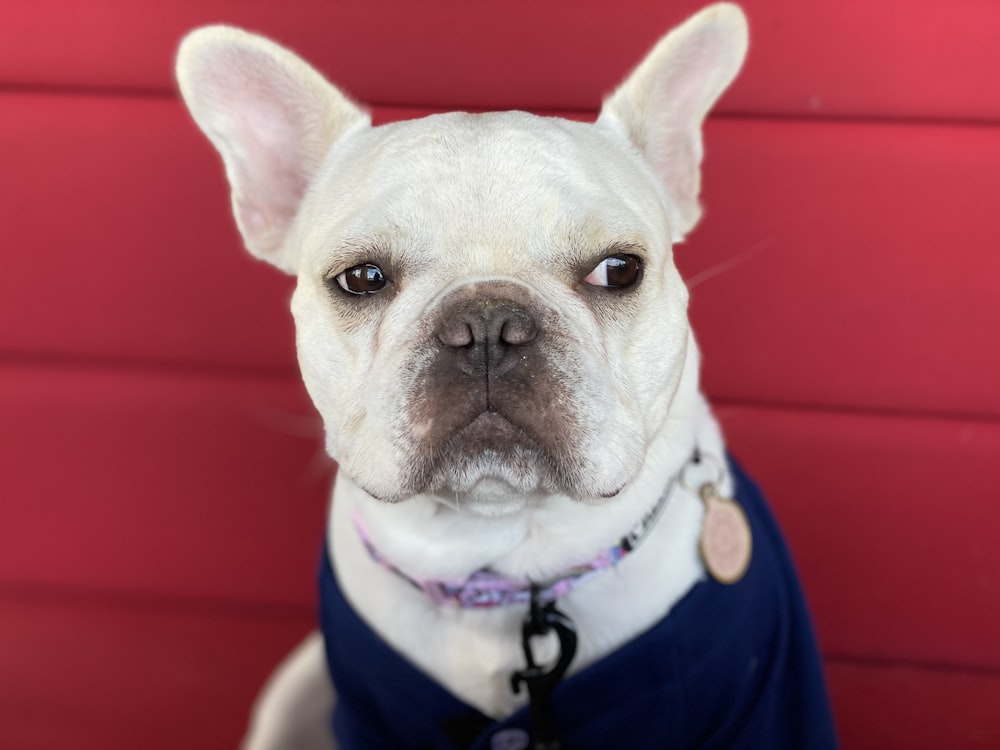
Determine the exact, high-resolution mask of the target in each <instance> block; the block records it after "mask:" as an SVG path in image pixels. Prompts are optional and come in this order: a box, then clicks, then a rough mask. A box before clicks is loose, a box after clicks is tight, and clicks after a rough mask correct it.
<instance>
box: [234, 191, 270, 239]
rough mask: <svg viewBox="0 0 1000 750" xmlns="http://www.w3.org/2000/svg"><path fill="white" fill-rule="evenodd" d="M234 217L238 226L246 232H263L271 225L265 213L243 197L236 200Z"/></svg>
mask: <svg viewBox="0 0 1000 750" xmlns="http://www.w3.org/2000/svg"><path fill="white" fill-rule="evenodd" d="M236 218H237V221H238V223H239V225H240V227H241V228H242V229H243V231H244V232H247V233H248V234H263V233H264V232H266V231H267V230H268V229H269V228H270V226H271V222H270V221H268V218H267V215H266V214H265V213H264V212H263V211H261V210H260V209H259V208H258V207H257V206H256V205H254V204H253V203H251V202H250V201H248V200H246V199H244V198H241V199H239V200H237V202H236Z"/></svg>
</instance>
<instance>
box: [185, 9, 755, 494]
mask: <svg viewBox="0 0 1000 750" xmlns="http://www.w3.org/2000/svg"><path fill="white" fill-rule="evenodd" d="M746 44H747V42H746V24H745V20H744V18H743V15H742V13H741V12H740V11H739V10H738V9H737V8H736V7H735V6H732V5H716V6H713V7H711V8H709V9H707V10H705V11H703V12H701V13H700V14H698V15H697V16H695V17H694V18H692V19H691V20H689V21H688V22H687V23H685V24H684V25H682V26H681V27H679V28H678V29H676V30H675V31H673V32H672V33H671V34H669V35H668V36H666V37H664V39H663V40H662V41H660V43H659V44H658V45H657V46H656V47H655V48H654V49H653V50H652V52H651V53H650V54H649V55H648V56H647V58H646V59H645V60H644V61H643V62H642V64H641V65H640V66H639V67H638V68H637V69H636V70H635V71H634V72H633V73H632V75H631V76H630V77H629V78H628V79H627V80H626V81H625V83H624V84H623V85H622V86H621V87H620V88H619V89H618V90H617V91H615V92H614V94H612V95H611V97H610V98H608V99H607V101H606V102H605V104H604V107H603V109H602V111H601V115H600V117H599V118H598V120H597V122H596V123H593V124H584V123H578V122H571V121H567V120H562V119H557V118H542V117H535V116H531V115H528V114H524V113H521V112H505V113H492V114H481V115H472V114H461V113H452V114H444V115H435V116H431V117H427V118H424V119H420V120H412V121H406V122H399V123H395V124H391V125H385V126H382V127H378V128H373V127H371V125H370V121H369V118H368V116H367V115H366V114H365V112H364V111H363V110H361V109H359V108H358V107H357V106H355V105H354V104H353V103H352V102H351V101H350V100H348V99H347V98H346V97H345V96H344V95H343V94H342V93H341V92H340V91H338V90H337V89H336V88H334V87H333V86H331V85H330V84H329V83H328V82H327V81H326V80H324V79H323V78H322V77H321V76H320V74H319V73H317V72H316V71H315V70H314V69H312V68H311V67H309V66H308V65H307V64H306V63H305V62H303V61H302V60H301V59H299V58H298V57H296V56H294V55H293V54H292V53H290V52H288V51H287V50H285V49H283V48H281V47H278V46H276V45H275V44H273V43H272V42H269V41H267V40H265V39H263V38H261V37H258V36H254V35H251V34H248V33H245V32H242V31H239V30H237V29H233V28H227V27H209V28H204V29H200V30H198V31H195V32H193V33H192V34H191V35H189V36H188V37H187V38H186V39H185V41H184V43H183V45H182V47H181V50H180V54H179V59H178V77H179V80H180V85H181V91H182V93H183V96H184V99H185V101H186V103H187V105H188V107H189V108H190V110H191V112H192V114H193V116H194V118H195V120H196V122H197V123H198V125H199V126H200V127H201V128H202V130H204V131H205V133H206V135H208V137H209V139H210V140H211V141H212V143H213V144H214V145H215V146H216V148H217V149H218V150H219V152H220V153H221V155H222V158H223V161H224V163H225V167H226V173H227V175H228V178H229V181H230V184H231V186H232V202H233V210H234V212H235V214H236V221H237V224H238V226H239V229H240V232H241V233H242V235H243V238H244V241H245V243H246V245H247V247H248V248H249V250H250V251H251V252H252V253H253V254H254V255H256V256H258V257H261V258H263V259H265V260H267V261H269V262H271V263H273V264H274V265H276V266H278V267H279V268H282V269H284V270H285V271H288V272H290V273H294V274H296V275H297V279H298V283H297V287H296V290H295V294H294V296H293V300H292V311H293V314H294V317H295V321H296V327H297V332H298V333H297V338H298V351H299V362H300V365H301V368H302V373H303V376H304V379H305V383H306V386H307V388H308V390H309V392H310V394H311V396H312V398H313V400H314V402H315V404H316V406H317V408H318V409H319V412H320V414H321V415H322V417H323V420H324V422H325V426H326V431H327V446H328V449H329V452H330V453H331V455H332V456H333V457H334V458H336V459H337V460H338V462H339V463H340V466H341V470H342V471H344V472H346V473H347V474H348V475H349V476H350V477H351V478H352V479H353V480H354V481H355V482H357V483H358V484H359V485H360V486H361V487H363V488H364V489H365V490H367V491H368V492H369V493H371V494H372V495H373V496H375V497H377V498H381V499H384V500H388V501H395V500H401V499H404V498H407V497H409V496H412V495H415V494H423V493H431V494H436V495H439V496H442V497H447V498H449V499H450V500H454V499H455V498H460V499H461V501H462V502H463V503H464V504H465V505H466V506H467V507H469V508H471V509H473V510H477V511H479V512H484V513H502V512H508V511H511V510H514V509H516V508H518V507H521V506H522V505H523V504H524V503H526V502H531V500H532V498H538V497H542V496H546V495H552V494H562V495H569V496H571V497H574V498H579V499H582V500H596V499H600V498H607V497H612V496H614V495H615V494H617V493H618V492H619V491H620V490H621V489H622V488H623V487H624V486H626V485H627V484H628V483H629V482H630V481H631V479H632V478H633V477H634V476H635V474H636V473H637V471H638V470H639V468H640V467H641V466H642V464H643V461H644V457H645V453H646V449H647V446H648V445H649V443H650V441H651V440H652V438H653V437H654V436H655V435H656V434H657V432H658V431H659V430H661V429H662V428H663V425H664V424H665V423H666V421H667V419H668V414H669V412H670V407H671V401H672V399H673V397H674V393H675V391H676V389H677V386H678V383H679V380H680V377H681V372H682V368H683V365H684V361H685V357H686V349H687V345H688V341H689V336H688V325H687V316H686V308H687V292H686V290H685V287H684V285H683V282H682V281H681V279H680V276H679V274H678V272H677V270H676V268H675V266H674V262H673V257H672V250H671V248H672V245H673V243H676V242H678V241H680V240H681V239H682V238H683V236H684V235H685V234H686V233H687V232H688V231H689V230H690V229H691V228H692V227H693V226H694V224H695V223H696V222H697V220H698V216H699V212H700V210H699V204H698V192H699V175H700V162H701V156H702V142H701V125H702V121H703V120H704V118H705V116H706V114H707V113H708V110H709V109H710V107H711V106H712V104H713V103H714V102H715V100H716V99H717V98H718V96H719V95H720V94H721V93H722V91H723V90H724V89H725V88H726V86H728V85H729V83H730V82H731V81H732V79H733V78H734V77H735V75H736V72H737V71H738V69H739V67H740V65H741V63H742V60H743V57H744V55H745V51H746Z"/></svg>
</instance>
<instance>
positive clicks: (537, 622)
mask: <svg viewBox="0 0 1000 750" xmlns="http://www.w3.org/2000/svg"><path fill="white" fill-rule="evenodd" d="M538 594H539V589H538V587H537V586H533V587H532V589H531V610H530V611H529V613H528V617H527V619H526V620H525V621H524V624H523V625H522V626H521V647H522V648H523V649H524V659H525V661H526V662H527V664H528V666H527V667H525V668H524V669H522V670H521V671H519V672H515V673H514V674H513V675H511V678H510V686H511V689H512V690H513V691H514V692H515V693H520V692H521V684H522V683H523V684H525V685H527V687H528V699H529V700H530V702H531V721H532V723H533V724H534V730H535V745H534V750H562V747H563V746H562V743H561V742H560V741H559V735H558V733H557V732H556V722H555V716H554V715H553V712H552V691H553V690H555V687H556V685H557V684H558V683H559V680H561V679H562V678H563V675H564V674H566V670H567V669H569V665H570V662H572V661H573V656H574V655H575V654H576V628H575V627H574V626H573V621H572V620H570V619H569V617H567V616H566V615H564V614H563V613H562V612H560V611H559V610H558V609H556V605H555V602H549V603H548V604H545V605H542V604H540V603H539V601H538V599H539V596H538ZM550 630H555V632H556V637H557V638H558V639H559V654H558V656H557V657H556V660H555V662H554V663H552V664H543V665H539V664H536V663H535V657H534V654H533V653H532V651H531V639H532V638H535V637H540V636H544V635H548V633H549V631H550Z"/></svg>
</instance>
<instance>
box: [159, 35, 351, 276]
mask: <svg viewBox="0 0 1000 750" xmlns="http://www.w3.org/2000/svg"><path fill="white" fill-rule="evenodd" d="M177 79H178V82H179V83H180V90H181V95H182V96H183V97H184V102H185V104H187V107H188V109H189V110H190V111H191V115H192V116H193V117H194V120H195V122H196V123H197V124H198V127H200V128H201V129H202V131H204V133H205V135H207V136H208V138H209V140H210V141H211V142H212V144H213V145H214V146H215V147H216V149H218V151H219V153H220V154H221V155H222V160H223V162H224V164H225V167H226V176H227V177H228V178H229V184H230V187H231V188H232V203H233V213H234V214H235V215H236V224H237V226H238V227H239V230H240V233H241V234H242V235H243V241H244V243H245V244H246V246H247V249H248V250H249V251H250V252H251V253H253V254H254V255H255V256H257V257H258V258H262V259H264V260H266V261H268V262H270V263H273V264H274V265H276V266H278V267H279V268H281V269H283V270H285V271H288V272H289V273H292V272H294V270H295V266H296V258H295V252H294V248H289V247H288V246H287V243H286V239H287V235H288V230H289V229H290V227H291V225H292V222H293V220H294V219H295V216H296V214H297V213H298V210H299V205H300V203H301V201H302V197H303V195H304V194H305V191H306V188H307V187H308V186H309V183H310V182H311V181H312V179H313V177H314V176H315V175H316V172H317V171H318V169H319V166H320V164H321V163H322V161H323V158H324V157H325V156H326V154H327V152H328V151H329V150H330V147H331V146H332V145H333V144H334V142H335V141H337V140H338V139H340V138H343V137H344V136H345V135H346V134H347V133H348V132H350V131H352V130H353V129H355V128H358V127H363V126H367V125H369V124H370V119H369V117H368V115H367V114H366V113H365V112H363V111H362V110H361V109H359V108H358V107H357V106H356V105H355V104H354V103H352V102H351V101H350V100H349V99H347V97H345V96H344V95H343V94H342V93H340V91H338V90H337V89H336V88H335V87H334V86H332V85H331V84H330V83H329V82H327V81H326V79H324V78H323V76H321V75H320V74H319V73H318V72H316V70H314V69H313V68H312V67H311V66H310V65H308V64H307V63H306V62H304V61H303V60H302V59H300V58H299V57H297V56H296V55H294V54H292V53H291V52H289V51H288V50H286V49H284V48H283V47H280V46H278V45H277V44H275V43H273V42H271V41H269V40H267V39H264V38H263V37H260V36H256V35H254V34H250V33H247V32H245V31H241V30H240V29H236V28H232V27H229V26H207V27H204V28H201V29H197V30H195V31H193V32H191V33H190V34H188V35H187V36H186V37H185V38H184V41H183V42H182V43H181V46H180V50H179V51H178V53H177Z"/></svg>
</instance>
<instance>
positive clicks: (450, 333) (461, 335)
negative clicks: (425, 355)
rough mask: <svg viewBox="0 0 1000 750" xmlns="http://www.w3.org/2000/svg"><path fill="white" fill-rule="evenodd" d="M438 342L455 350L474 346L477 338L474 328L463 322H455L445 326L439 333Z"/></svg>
mask: <svg viewBox="0 0 1000 750" xmlns="http://www.w3.org/2000/svg"><path fill="white" fill-rule="evenodd" d="M437 337H438V341H440V342H441V343H442V344H444V345H445V346H449V347H451V348H453V349H463V348H465V347H467V346H472V344H473V343H474V342H475V340H476V337H475V334H473V332H472V327H471V326H470V325H469V324H468V323H466V322H465V321H461V320H453V321H450V322H448V323H446V324H445V325H443V326H442V327H441V328H440V330H439V331H438V335H437Z"/></svg>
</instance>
